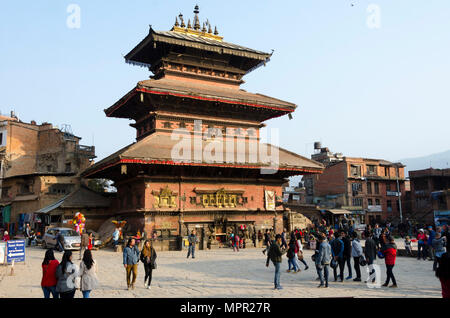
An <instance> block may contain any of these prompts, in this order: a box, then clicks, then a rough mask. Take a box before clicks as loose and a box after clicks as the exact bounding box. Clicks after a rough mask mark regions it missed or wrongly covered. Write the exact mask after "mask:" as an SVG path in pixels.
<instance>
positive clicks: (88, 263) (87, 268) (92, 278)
mask: <svg viewBox="0 0 450 318" xmlns="http://www.w3.org/2000/svg"><path fill="white" fill-rule="evenodd" d="M96 273H97V264H96V263H95V260H94V259H93V258H92V252H91V250H89V249H87V250H85V251H84V254H83V260H82V261H81V263H80V278H81V281H80V290H81V293H82V294H83V298H90V295H91V291H92V290H94V289H96V288H97V287H98V278H97V274H96Z"/></svg>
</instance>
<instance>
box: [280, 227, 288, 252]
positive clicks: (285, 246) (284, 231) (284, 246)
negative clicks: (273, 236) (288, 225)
mask: <svg viewBox="0 0 450 318" xmlns="http://www.w3.org/2000/svg"><path fill="white" fill-rule="evenodd" d="M281 247H282V248H287V241H286V229H283V232H282V233H281Z"/></svg>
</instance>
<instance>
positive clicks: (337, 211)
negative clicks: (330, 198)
mask: <svg viewBox="0 0 450 318" xmlns="http://www.w3.org/2000/svg"><path fill="white" fill-rule="evenodd" d="M326 211H328V212H330V213H332V214H351V212H350V211H347V210H342V209H329V210H326Z"/></svg>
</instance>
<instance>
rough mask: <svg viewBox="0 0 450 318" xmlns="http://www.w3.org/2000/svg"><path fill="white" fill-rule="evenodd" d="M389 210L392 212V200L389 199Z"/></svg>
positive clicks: (387, 203)
mask: <svg viewBox="0 0 450 318" xmlns="http://www.w3.org/2000/svg"><path fill="white" fill-rule="evenodd" d="M386 205H387V210H388V212H392V201H391V200H387V202H386Z"/></svg>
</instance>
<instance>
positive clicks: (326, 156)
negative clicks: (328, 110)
mask: <svg viewBox="0 0 450 318" xmlns="http://www.w3.org/2000/svg"><path fill="white" fill-rule="evenodd" d="M314 149H315V151H316V152H315V153H314V154H312V155H311V159H313V160H316V161H319V162H321V163H323V164H327V165H333V164H337V163H340V162H347V163H358V162H360V163H366V164H369V165H370V164H375V165H380V166H393V167H405V165H403V164H402V163H401V162H390V161H388V160H385V159H375V158H364V157H347V156H344V155H343V154H342V153H333V152H331V151H330V150H329V148H327V147H322V145H321V143H320V142H315V143H314Z"/></svg>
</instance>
